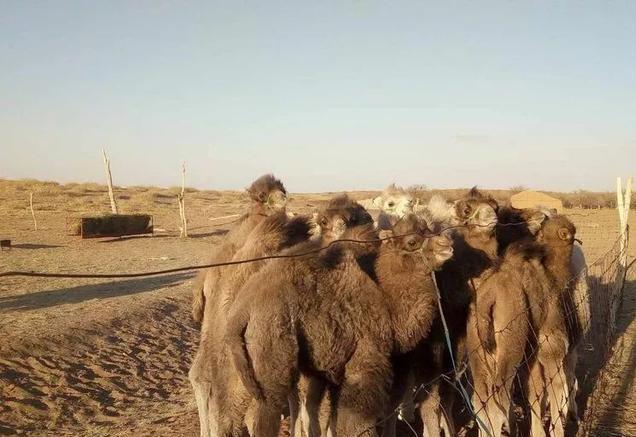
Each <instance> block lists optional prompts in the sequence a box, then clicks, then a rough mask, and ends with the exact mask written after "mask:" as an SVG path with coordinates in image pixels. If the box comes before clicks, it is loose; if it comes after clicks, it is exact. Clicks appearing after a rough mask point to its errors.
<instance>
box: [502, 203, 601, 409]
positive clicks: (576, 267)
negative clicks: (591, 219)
mask: <svg viewBox="0 0 636 437" xmlns="http://www.w3.org/2000/svg"><path fill="white" fill-rule="evenodd" d="M555 214H556V213H555V211H553V210H549V209H545V208H524V209H517V208H514V207H512V206H506V207H503V208H500V209H499V212H498V214H497V215H498V220H499V223H498V224H497V241H498V245H499V253H500V255H501V254H503V253H504V252H505V249H506V248H507V247H508V245H509V244H510V243H512V242H515V241H520V240H522V239H526V238H534V237H535V235H536V234H537V232H538V231H539V229H540V228H541V225H542V224H543V222H544V221H545V220H547V219H548V218H550V217H552V216H554V215H555ZM519 223H521V225H518V224H519ZM575 241H576V242H578V243H579V244H581V241H580V240H578V239H575ZM570 270H571V273H572V275H573V281H574V285H573V286H572V287H569V293H568V294H567V295H566V296H565V299H566V304H567V305H568V307H567V309H566V314H567V316H568V317H567V322H568V332H569V337H570V350H569V352H568V357H567V360H566V363H567V366H568V371H567V375H568V378H570V380H569V382H568V387H569V388H570V395H569V399H570V400H571V404H570V407H569V411H570V413H571V415H572V417H573V418H574V420H576V421H578V420H579V417H578V411H577V410H578V408H577V405H576V402H575V399H576V392H577V390H578V381H577V379H576V375H575V369H576V365H577V362H578V355H579V349H580V348H581V347H582V343H583V342H582V340H583V339H584V338H585V337H586V336H587V335H588V331H589V329H590V327H591V323H590V317H591V310H590V293H589V284H588V279H587V262H586V260H585V255H584V254H583V250H582V248H581V246H580V245H574V246H573V247H572V256H571V258H570Z"/></svg>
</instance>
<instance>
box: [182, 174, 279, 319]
mask: <svg viewBox="0 0 636 437" xmlns="http://www.w3.org/2000/svg"><path fill="white" fill-rule="evenodd" d="M247 194H248V196H249V199H250V205H249V208H248V211H247V212H246V213H245V214H244V215H243V216H241V217H240V218H239V220H238V222H237V224H236V225H235V226H234V228H232V229H231V230H230V232H229V233H228V234H227V235H226V236H225V238H224V239H223V241H222V242H221V243H220V244H218V245H217V246H215V247H214V249H213V251H212V254H211V255H210V257H209V259H208V263H209V264H212V263H219V262H224V261H229V260H231V259H232V257H233V256H234V255H235V254H236V252H237V251H238V250H240V249H241V248H242V247H243V245H244V244H245V241H246V240H247V238H248V236H249V234H250V232H251V231H252V230H253V229H254V228H255V227H256V226H257V225H258V224H259V223H260V222H261V221H263V219H264V218H265V217H268V216H270V215H272V214H276V213H278V212H280V211H285V206H286V205H287V191H286V190H285V187H284V186H283V183H282V182H281V181H280V180H278V179H276V178H275V177H274V176H273V175H271V174H266V175H263V176H261V177H259V178H258V179H256V180H255V181H254V182H252V184H251V185H250V187H249V188H248V189H247ZM221 272H222V270H220V269H215V268H210V269H205V270H201V271H200V272H199V273H198V274H197V276H196V278H195V280H194V285H193V288H192V317H193V318H194V319H195V320H196V321H197V322H202V321H203V315H204V313H205V311H204V308H205V303H206V300H208V299H209V298H210V293H212V292H213V290H214V289H215V288H216V286H217V285H216V284H217V283H218V281H219V279H220V274H221Z"/></svg>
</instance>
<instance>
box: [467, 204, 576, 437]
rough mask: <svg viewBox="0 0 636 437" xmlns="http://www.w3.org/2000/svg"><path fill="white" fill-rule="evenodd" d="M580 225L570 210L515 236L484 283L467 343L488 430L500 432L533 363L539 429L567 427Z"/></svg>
mask: <svg viewBox="0 0 636 437" xmlns="http://www.w3.org/2000/svg"><path fill="white" fill-rule="evenodd" d="M575 232H576V230H575V228H574V226H573V225H572V223H571V222H569V220H567V219H566V218H565V217H563V216H555V217H552V218H550V219H548V220H546V221H544V223H543V224H542V226H541V229H540V230H539V231H538V234H537V237H536V242H535V241H533V240H532V239H531V238H527V239H525V240H523V241H520V242H516V243H512V244H511V245H510V246H509V247H508V249H507V250H506V252H505V254H504V256H503V258H502V259H501V260H500V262H499V263H498V265H497V266H496V268H495V269H494V272H493V273H492V274H491V275H490V276H489V277H488V278H487V279H486V280H485V281H484V282H483V283H482V284H481V286H480V287H479V288H478V290H477V295H476V299H475V301H474V303H473V304H472V305H471V313H470V317H469V321H468V328H467V330H468V334H467V350H468V351H469V352H468V359H469V362H470V367H471V373H472V376H473V384H474V393H473V407H474V408H475V411H476V412H477V418H478V423H479V425H480V428H481V431H482V433H487V434H488V435H492V436H497V435H500V433H501V432H502V427H503V426H504V424H506V423H508V424H510V422H509V413H510V407H511V405H512V399H511V393H512V383H513V380H514V377H515V376H516V375H517V373H518V371H519V367H520V366H521V365H522V364H523V363H526V364H528V367H529V375H528V376H527V378H528V379H527V384H526V392H527V396H528V402H529V404H530V410H531V414H532V426H531V430H532V435H533V436H541V435H545V434H544V430H543V424H542V419H543V416H544V413H545V411H544V408H545V406H546V405H548V404H549V406H550V417H551V419H550V420H551V422H550V428H551V432H554V433H555V434H556V435H563V429H564V424H563V422H564V417H562V416H561V414H563V413H567V409H568V404H569V399H568V398H569V391H568V381H569V380H570V378H569V377H568V375H567V372H568V368H567V366H566V362H565V361H566V357H567V354H568V350H569V344H570V341H569V335H568V327H567V323H566V320H565V313H566V311H567V310H568V307H567V300H566V299H565V297H566V296H567V295H568V283H569V281H570V279H571V271H570V268H569V263H570V257H571V248H572V243H573V241H574V234H575Z"/></svg>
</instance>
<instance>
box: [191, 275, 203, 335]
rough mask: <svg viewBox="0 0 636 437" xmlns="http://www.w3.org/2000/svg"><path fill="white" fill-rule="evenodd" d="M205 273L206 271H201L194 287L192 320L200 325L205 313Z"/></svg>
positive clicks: (195, 279)
mask: <svg viewBox="0 0 636 437" xmlns="http://www.w3.org/2000/svg"><path fill="white" fill-rule="evenodd" d="M205 272H206V271H205V270H201V271H199V273H198V274H197V276H196V278H194V285H193V287H192V318H193V319H194V320H195V321H196V322H199V323H201V322H202V321H203V312H204V310H205V293H204V292H203V289H204V286H205Z"/></svg>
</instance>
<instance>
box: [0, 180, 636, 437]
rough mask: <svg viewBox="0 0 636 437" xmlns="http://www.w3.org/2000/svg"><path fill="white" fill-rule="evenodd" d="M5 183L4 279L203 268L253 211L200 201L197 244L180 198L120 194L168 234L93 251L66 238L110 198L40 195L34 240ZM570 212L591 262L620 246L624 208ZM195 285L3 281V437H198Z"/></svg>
mask: <svg viewBox="0 0 636 437" xmlns="http://www.w3.org/2000/svg"><path fill="white" fill-rule="evenodd" d="M1 184H2V181H0V202H2V203H0V237H3V238H11V239H12V240H13V245H14V247H13V248H12V249H11V250H4V251H2V252H0V270H2V271H6V270H40V271H42V270H44V271H50V272H104V273H106V272H109V273H110V272H138V271H147V270H155V269H163V268H171V267H178V266H183V265H189V264H196V263H199V262H201V261H203V260H204V259H205V254H206V253H207V252H208V251H209V250H210V247H212V245H213V244H215V243H216V242H218V241H219V239H220V238H222V236H223V234H224V233H225V231H226V230H227V229H228V226H224V225H223V223H224V222H227V221H228V220H219V221H212V220H209V219H210V218H214V217H220V216H225V215H229V214H233V213H236V212H239V211H241V210H242V207H243V205H244V198H243V197H242V196H241V195H240V194H238V193H218V192H197V193H190V194H189V197H187V198H186V202H188V203H187V208H188V216H189V218H190V236H191V237H190V238H188V239H180V238H178V206H177V203H176V199H175V198H174V193H173V192H169V191H168V190H164V192H161V191H157V190H150V189H139V190H137V191H134V190H132V189H131V190H129V191H132V192H133V193H134V194H133V195H132V196H128V195H123V194H120V195H122V196H124V197H127V196H128V198H122V199H121V200H120V203H121V205H120V206H121V207H122V210H123V211H128V212H139V211H148V212H150V213H152V214H153V215H154V219H155V226H156V228H158V229H160V230H161V231H159V232H157V233H156V234H155V235H154V236H152V237H130V238H121V239H97V240H81V239H79V238H78V237H73V236H67V235H65V232H64V229H65V220H66V217H67V216H69V215H72V214H75V213H77V212H88V211H95V210H98V211H102V212H103V211H105V210H106V209H107V205H108V202H107V199H106V198H105V195H104V193H103V191H101V189H94V190H91V189H88V190H87V189H85V188H81V187H80V188H74V190H73V192H76V194H75V195H71V194H69V193H70V192H58V191H59V190H57V189H56V188H55V187H53V188H50V189H49V190H48V191H45V190H43V189H42V190H41V191H39V192H37V193H36V196H35V198H36V214H37V218H38V223H39V230H38V231H34V230H33V224H32V222H31V219H30V213H29V212H28V211H27V210H26V208H25V206H26V202H25V201H24V200H23V199H25V198H26V196H25V194H26V189H21V190H20V189H17V188H16V187H13V186H12V187H9V188H7V187H6V186H5V187H4V190H3V189H2V188H3V187H2V186H1ZM56 190H57V191H56ZM328 197H329V195H328V194H322V195H302V196H294V201H293V202H292V204H291V209H292V210H294V209H295V210H297V211H307V210H309V209H310V208H311V207H312V206H315V205H316V204H319V203H320V202H321V201H324V200H325V199H327V198H328ZM357 197H358V198H364V197H368V193H359V194H357ZM570 213H571V217H572V218H573V219H574V221H575V222H576V224H577V227H578V229H579V236H580V237H581V238H582V239H583V241H584V246H583V247H584V250H585V252H586V256H587V258H588V261H590V262H591V261H593V260H595V259H597V258H599V257H601V256H602V255H603V254H604V253H605V252H606V251H607V250H608V249H609V248H610V247H611V244H612V243H613V241H614V240H615V239H616V236H617V220H616V213H615V211H611V210H594V211H582V210H573V211H570ZM634 219H635V217H634V216H632V220H631V222H632V223H633V222H634ZM632 229H636V227H635V226H633V225H632ZM632 241H634V240H633V238H632ZM635 246H636V245H635ZM631 252H632V255H633V253H634V250H633V249H632V251H631ZM633 279H636V277H634V278H632V280H633ZM191 280H192V274H188V273H184V274H173V275H167V276H162V277H153V278H141V279H129V280H85V279H42V278H2V279H0V338H1V339H2V340H1V342H0V400H1V402H0V434H6V435H13V434H24V435H56V436H57V435H86V436H102V435H103V436H106V435H108V436H112V435H122V436H124V435H125V436H128V435H135V436H144V435H153V436H164V435H166V436H168V435H170V436H194V435H198V419H197V414H196V407H195V404H194V399H193V396H192V393H191V390H190V385H189V382H188V380H187V371H188V368H189V366H190V363H191V361H192V358H193V355H194V350H195V347H196V344H197V342H198V328H197V327H196V326H195V324H194V322H192V320H191V318H190V313H189V310H190V308H189V307H190V286H191ZM629 284H630V287H628V290H629V291H627V292H626V293H627V294H626V298H625V302H624V305H623V307H622V310H621V316H620V318H619V328H620V334H621V335H620V337H619V338H618V340H617V345H621V346H620V348H619V347H618V346H617V347H616V350H617V352H616V353H615V354H614V355H613V356H612V360H611V365H612V368H611V369H610V370H609V371H608V372H606V375H605V377H607V378H608V380H612V381H614V382H615V383H616V390H614V391H613V392H612V394H611V396H609V395H608V397H607V405H608V407H607V408H604V409H603V411H601V412H600V413H599V418H602V420H600V422H602V423H603V424H605V425H599V426H605V428H603V429H606V430H609V429H610V428H609V427H608V426H609V425H611V426H613V427H614V428H613V431H612V432H614V433H615V435H636V414H635V409H636V408H634V401H635V400H636V392H635V389H636V388H635V386H634V382H633V380H634V373H635V372H636V370H635V366H636V364H635V363H636V355H635V354H636V343H635V341H636V322H634V321H633V319H634V314H635V312H636V287H634V286H633V284H634V282H630V283H629ZM619 349H620V351H619ZM617 406H618V407H617ZM608 424H609V425H608ZM599 429H600V428H599ZM627 431H629V432H627ZM608 432H609V431H608ZM621 433H623V434H621ZM598 435H601V434H598Z"/></svg>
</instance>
